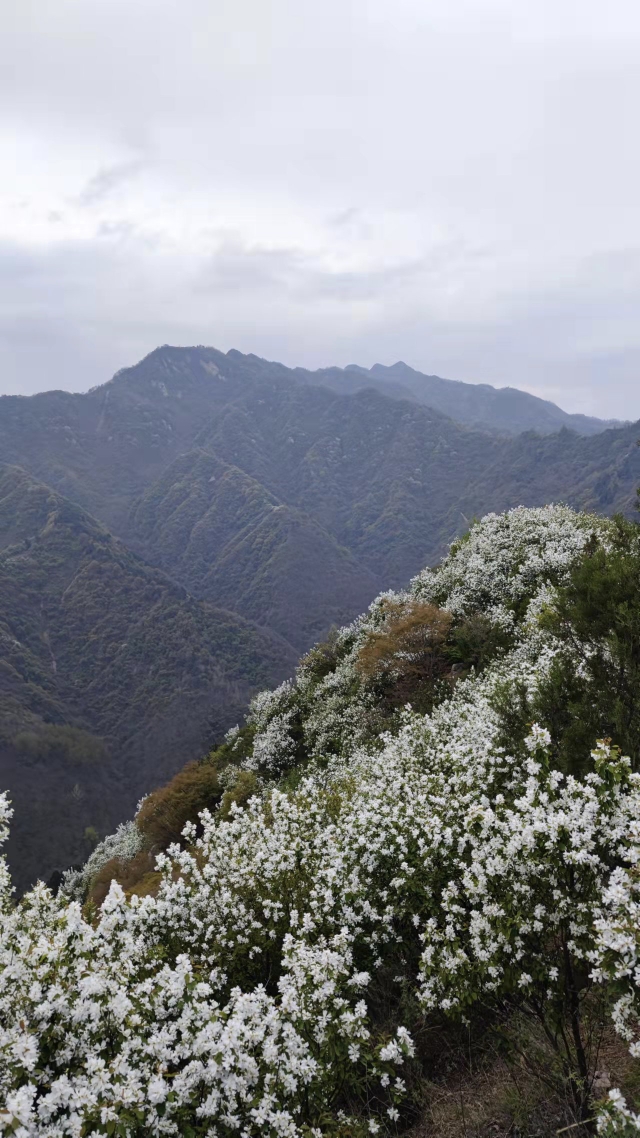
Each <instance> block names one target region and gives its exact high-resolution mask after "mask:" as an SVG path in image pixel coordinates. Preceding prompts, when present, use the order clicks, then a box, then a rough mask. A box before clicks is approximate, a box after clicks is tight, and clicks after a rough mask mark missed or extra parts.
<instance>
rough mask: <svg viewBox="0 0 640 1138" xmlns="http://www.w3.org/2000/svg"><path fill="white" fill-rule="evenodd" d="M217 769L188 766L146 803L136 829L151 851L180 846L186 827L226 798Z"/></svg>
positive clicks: (207, 764)
mask: <svg viewBox="0 0 640 1138" xmlns="http://www.w3.org/2000/svg"><path fill="white" fill-rule="evenodd" d="M223 790H224V788H223V786H222V785H221V783H220V776H219V771H218V767H217V765H216V764H215V763H213V762H192V763H188V764H187V766H186V767H184V769H183V770H181V771H178V774H177V775H174V777H173V778H172V779H171V782H169V783H167V785H166V786H161V787H160V788H159V789H158V790H154V791H153V793H152V794H149V795H148V796H147V798H145V799H143V801H142V803H141V805H140V809H139V810H138V813H137V815H136V825H137V827H138V829H139V830H140V832H141V834H142V835H143V837H144V841H145V845H146V846H147V848H149V849H154V850H163V849H166V847H167V846H168V845H169V844H170V843H171V842H178V841H180V838H181V836H182V831H183V829H184V826H185V823H186V822H188V821H189V820H190V819H192V818H197V816H198V814H199V813H200V812H201V811H202V810H212V809H213V808H214V807H215V806H217V805H218V803H219V802H220V799H221V798H222V794H223Z"/></svg>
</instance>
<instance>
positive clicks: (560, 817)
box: [0, 507, 640, 1138]
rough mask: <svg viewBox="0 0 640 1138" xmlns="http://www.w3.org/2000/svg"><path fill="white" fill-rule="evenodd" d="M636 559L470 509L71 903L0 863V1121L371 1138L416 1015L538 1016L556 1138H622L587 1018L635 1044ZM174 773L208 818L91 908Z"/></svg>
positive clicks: (576, 518) (104, 853)
mask: <svg viewBox="0 0 640 1138" xmlns="http://www.w3.org/2000/svg"><path fill="white" fill-rule="evenodd" d="M639 542H640V538H639V534H638V531H637V529H636V528H635V527H634V526H631V525H630V524H628V523H623V522H613V523H609V522H604V521H602V520H601V519H597V518H593V517H588V516H584V515H576V514H573V513H572V512H571V511H569V510H567V509H564V508H561V507H547V508H545V509H541V510H522V509H521V510H515V511H511V512H510V513H509V514H507V515H503V516H501V517H495V516H492V515H490V516H489V517H488V518H486V519H484V521H483V522H482V523H480V524H478V525H477V526H475V527H474V528H473V530H472V531H471V534H470V536H469V537H468V539H466V540H464V541H463V542H461V543H459V545H458V546H457V547H454V548H453V549H452V551H451V553H450V555H449V557H448V558H447V559H446V560H445V562H443V564H442V566H441V567H440V568H439V569H437V570H434V571H426V572H425V573H423V574H421V575H420V576H419V577H418V578H417V579H416V580H415V581H414V582H413V584H412V586H411V588H410V589H409V590H408V591H407V592H406V593H403V594H386V595H385V596H383V597H381V598H379V600H378V601H377V602H375V603H374V605H373V606H372V608H371V610H370V611H369V613H368V614H366V615H365V616H364V617H363V618H361V620H359V621H356V622H355V623H354V624H353V625H352V626H350V627H349V628H347V629H343V630H341V631H340V632H338V633H336V634H335V636H333V637H332V638H331V639H330V641H329V643H328V644H326V645H324V646H319V647H318V648H317V649H315V650H314V651H313V652H312V653H310V654H309V655H308V656H307V657H305V659H304V660H303V661H302V663H301V665H300V668H299V669H298V672H297V674H296V677H295V680H294V681H293V682H292V683H290V684H287V685H282V686H281V687H280V688H279V689H277V690H276V691H275V692H272V693H264V694H263V695H262V696H261V697H258V698H257V699H256V700H255V701H254V703H253V705H252V709H251V713H250V717H249V723H248V726H247V727H245V728H242V729H241V730H238V731H235V732H232V733H231V734H230V736H229V738H228V740H227V742H226V744H225V746H224V747H223V748H222V749H221V751H220V752H219V753H218V754H217V755H216V756H213V757H212V758H210V759H209V760H208V761H207V762H205V763H204V764H202V767H201V768H200V773H199V774H197V775H194V774H193V773H192V774H189V773H188V772H186V773H185V776H184V779H183V783H184V785H183V784H182V783H181V784H180V786H181V790H180V794H181V795H182V799H180V800H179V799H178V797H173V798H172V795H171V794H165V796H164V798H163V797H162V796H159V797H156V798H155V799H152V800H147V803H143V804H142V806H141V809H140V813H139V815H138V819H137V822H136V824H135V825H134V824H129V825H128V826H127V827H124V828H122V831H121V833H120V835H119V836H116V837H115V839H114V840H112V842H111V845H110V846H109V848H108V849H107V848H102V849H100V848H99V849H98V850H96V851H95V853H94V855H92V856H93V859H94V862H93V865H94V868H93V870H90V871H88V872H86V873H85V875H84V878H83V879H82V880H81V881H78V879H77V878H76V879H74V880H71V879H70V880H69V881H68V882H67V894H66V896H62V897H60V898H54V897H52V896H51V894H50V893H49V892H48V891H47V890H46V889H45V888H44V887H42V886H38V887H37V888H36V889H35V890H34V891H33V892H32V893H31V894H29V895H28V896H27V897H25V898H24V899H23V901H22V902H21V904H20V905H18V906H15V907H14V906H12V904H11V900H10V883H9V881H8V878H7V875H6V873H5V875H4V877H3V881H2V898H3V900H2V905H3V926H2V933H1V940H0V952H1V954H2V955H1V958H0V968H1V969H2V971H1V980H0V1000H1V1004H0V1007H1V1010H2V1018H1V1021H0V1022H1V1023H2V1025H3V1026H2V1028H0V1055H1V1056H2V1059H1V1068H0V1078H1V1080H2V1090H3V1095H4V1098H5V1101H6V1106H5V1110H4V1113H3V1114H1V1115H0V1124H1V1125H2V1126H3V1128H4V1131H5V1132H6V1133H13V1134H16V1135H18V1136H19V1138H27V1136H30V1135H42V1136H45V1135H46V1136H51V1138H54V1136H55V1138H57V1136H62V1135H76V1136H78V1138H86V1136H89V1135H98V1134H122V1135H124V1134H126V1135H130V1134H133V1135H136V1134H137V1135H140V1136H142V1135H143V1134H180V1135H192V1136H195V1135H208V1136H211V1138H213V1136H220V1138H222V1136H227V1135H234V1134H237V1135H243V1136H253V1135H256V1136H257V1135H265V1134H266V1135H286V1136H290V1138H294V1136H305V1138H311V1136H316V1138H320V1136H323V1135H343V1136H345V1138H346V1136H347V1135H354V1136H356V1135H358V1134H363V1135H364V1134H365V1133H370V1134H376V1133H380V1134H383V1133H384V1134H394V1133H397V1132H398V1131H399V1130H401V1129H402V1128H403V1127H404V1126H405V1125H406V1122H407V1120H408V1118H409V1115H408V1114H407V1109H408V1108H407V1092H409V1098H410V1092H411V1080H412V1078H413V1073H414V1069H415V1063H416V1060H415V1059H414V1053H415V1050H416V1042H415V1038H416V1037H417V1035H419V1033H420V1030H421V1025H424V1023H426V1022H429V1020H430V1019H433V1020H434V1021H436V1020H441V1019H443V1018H446V1017H451V1018H460V1017H462V1018H470V1017H473V1016H474V1015H476V1014H477V1013H478V1009H479V1008H481V1009H482V1014H483V1015H485V1016H486V1017H487V1018H488V1019H491V1018H492V1017H493V1018H494V1019H495V1021H496V1022H501V1023H504V1022H506V1021H507V1019H506V1017H507V1013H508V1012H509V1011H510V1010H511V1011H512V1012H514V1013H517V1016H518V1017H519V1018H520V1019H521V1020H523V1021H527V1020H528V1021H529V1022H530V1023H532V1024H535V1025H537V1028H538V1029H539V1030H540V1032H542V1034H543V1036H544V1038H545V1039H546V1043H547V1046H548V1048H549V1049H550V1051H551V1053H552V1054H553V1056H554V1066H553V1071H552V1072H551V1073H552V1075H553V1077H554V1078H557V1079H558V1080H560V1081H561V1082H562V1085H563V1086H564V1087H565V1089H566V1092H567V1095H568V1099H569V1103H570V1110H571V1117H572V1118H574V1119H575V1120H576V1122H578V1123H580V1124H583V1125H584V1127H585V1128H588V1127H589V1126H591V1122H590V1120H591V1119H592V1118H593V1117H594V1111H597V1110H600V1122H599V1126H600V1128H601V1130H602V1132H603V1133H609V1134H619V1133H623V1132H624V1130H625V1128H626V1129H628V1130H629V1133H635V1132H637V1130H638V1129H640V1120H638V1119H637V1118H636V1117H635V1115H634V1113H633V1107H632V1106H627V1105H625V1104H624V1102H623V1101H622V1100H621V1098H620V1096H619V1095H618V1094H617V1093H616V1092H612V1094H611V1095H610V1096H609V1100H608V1102H607V1104H606V1105H604V1106H602V1108H601V1109H600V1107H599V1106H598V1103H597V1101H596V1100H597V1097H598V1091H597V1088H596V1086H595V1085H594V1077H595V1072H596V1066H597V1062H598V1030H599V1028H600V1027H601V1025H602V1021H603V1016H604V1014H605V1012H606V1010H607V1008H608V1007H609V1008H610V1009H612V1011H613V1022H614V1023H615V1026H616V1028H617V1029H618V1031H619V1032H620V1033H621V1034H622V1035H623V1036H624V1038H625V1039H627V1040H628V1042H629V1044H630V1046H631V1049H632V1053H634V1054H636V1053H640V1037H639V1033H638V1023H639V1021H640V921H639V917H640V895H639V890H640V879H639V877H638V870H637V868H636V867H637V865H638V863H639V862H640V775H639V774H638V773H636V771H637V768H638V766H639V765H640V764H639V759H640V756H639V755H638V752H637V750H635V749H634V739H635V735H634V731H635V727H634V720H633V716H632V715H630V714H626V716H625V714H623V713H622V710H624V701H625V699H626V698H627V696H626V695H625V692H627V691H629V692H631V696H632V697H633V696H634V695H635V690H636V689H634V676H635V672H634V669H635V668H636V666H637V655H636V653H637V651H638V649H637V644H636V641H635V627H636V625H635V623H634V622H635V615H634V614H637V612H638V611H640V584H639V579H638V573H637V572H636V575H635V578H634V576H633V572H632V571H631V569H632V567H633V565H635V567H636V570H637V569H638V567H640V546H639ZM621 549H622V555H623V557H624V558H626V559H627V560H626V562H625V565H626V568H627V569H629V573H628V574H627V576H626V577H625V581H627V582H628V583H630V584H629V587H627V586H625V590H622V591H621V592H620V594H619V597H618V602H617V603H615V604H613V610H612V614H610V616H611V619H607V620H606V621H604V620H603V621H602V622H601V623H600V624H595V623H592V622H590V621H589V620H588V619H586V618H584V619H583V617H581V616H579V614H580V613H581V612H582V611H583V607H584V605H583V601H584V595H585V594H590V593H591V591H592V590H593V587H594V581H595V578H594V574H593V572H592V571H591V570H590V571H589V573H587V577H586V580H587V585H585V584H584V580H585V570H584V566H585V563H586V561H587V560H588V559H590V560H591V562H592V563H593V564H595V565H597V564H601V571H602V573H606V572H609V571H611V572H612V573H613V575H614V576H615V575H616V573H618V568H619V566H618V568H616V566H617V565H618V561H617V560H616V559H618V558H619V556H620V550H621ZM598 559H599V561H598ZM630 567H631V568H630ZM625 571H626V570H625ZM597 576H598V574H595V577H597ZM634 582H635V583H634ZM629 589H631V592H629ZM572 606H573V608H572ZM625 606H626V607H625ZM576 613H577V614H578V615H575V614H576ZM625 613H626V615H625ZM581 620H582V624H581V623H580V621H581ZM607 662H608V664H609V668H610V671H611V677H612V678H611V683H614V682H615V685H616V687H615V690H616V692H617V693H618V697H617V702H616V701H613V703H612V701H611V699H610V688H609V687H608V686H607V685H606V684H605V685H604V690H603V687H602V684H601V678H600V677H601V669H602V667H604V666H605V664H606V663H607ZM613 677H615V680H614V678H613ZM563 685H564V687H563ZM562 691H570V693H571V700H570V701H569V700H568V699H566V701H565V704H564V705H563V706H562V707H559V708H558V707H557V706H556V702H557V701H556V702H554V699H553V698H552V693H554V692H555V693H556V694H557V693H558V692H562ZM586 707H588V708H589V715H590V718H589V724H590V726H591V728H592V729H593V730H595V731H597V732H598V734H596V736H595V737H594V738H593V739H592V740H591V741H590V742H589V743H588V744H585V745H584V747H583V749H582V750H580V745H579V742H578V741H577V740H578V736H577V735H576V734H572V733H571V723H572V718H571V717H572V715H573V716H576V715H581V714H583V712H584V709H585V708H586ZM545 708H551V709H552V710H553V709H555V711H554V714H555V718H554V715H552V714H549V716H548V717H545V715H544V714H542V713H541V712H542V711H544V709H545ZM572 709H573V710H572ZM621 709H622V710H621ZM627 710H628V711H629V712H630V711H631V709H627ZM561 713H562V714H561ZM562 715H564V718H562ZM623 728H624V729H625V730H626V731H627V734H626V735H625V734H624V733H622V731H623ZM569 738H570V743H569V742H567V739H569ZM598 738H599V741H598ZM621 742H622V743H624V744H625V746H627V748H628V751H629V754H628V756H626V755H624V754H623V753H622V752H621V750H620V746H619V744H620V743H621ZM194 769H195V770H196V771H197V770H198V768H192V771H193V770H194ZM197 785H201V786H202V788H203V793H205V794H206V795H207V796H208V801H209V802H210V808H209V809H204V810H203V811H202V812H201V813H200V816H199V818H196V817H195V816H194V817H192V819H191V820H190V821H188V822H187V824H186V826H185V827H184V830H183V835H182V841H181V843H178V842H174V843H173V844H169V845H168V847H167V848H166V850H165V851H164V852H162V853H160V854H159V855H158V857H157V859H156V865H155V873H156V875H157V880H156V881H155V883H154V887H153V889H149V890H146V891H145V890H142V891H141V893H142V894H143V895H140V893H138V892H136V891H135V890H134V891H131V892H130V893H129V895H128V894H127V893H125V891H124V889H123V888H122V885H121V884H119V883H118V881H117V880H114V881H113V883H112V884H111V888H110V891H109V892H108V894H107V895H106V898H105V899H104V902H103V904H102V907H101V910H100V911H99V912H98V911H97V910H96V909H95V907H92V905H91V901H89V903H88V904H85V908H84V910H83V909H82V907H81V905H82V902H83V901H84V900H85V896H86V892H83V890H84V891H86V888H87V887H88V888H89V889H90V888H91V877H92V874H93V875H94V876H95V875H96V874H99V873H100V872H101V871H103V870H104V867H105V865H107V864H108V862H109V861H110V860H113V859H114V858H115V859H116V860H117V859H118V858H119V859H120V861H121V863H122V864H123V865H124V864H129V865H132V864H133V862H134V861H135V859H136V858H137V857H139V856H140V854H141V851H144V850H145V849H146V852H147V854H148V853H149V851H150V850H151V848H152V847H153V843H155V847H156V848H157V846H158V845H160V846H161V845H163V844H166V840H169V839H172V838H173V831H174V830H175V825H176V820H177V819H179V820H180V822H182V821H183V820H184V817H183V815H181V814H180V808H179V807H180V802H182V803H184V801H185V800H188V801H189V803H190V806H189V809H190V810H191V809H194V804H195V801H196V797H197V794H196V786H197ZM247 788H249V789H248V790H247ZM174 792H175V795H176V796H177V795H178V788H177V784H176V787H174ZM194 795H195V796H196V797H193V796H194ZM189 796H192V797H189ZM200 804H202V802H200ZM3 809H4V820H5V823H6V821H7V820H8V816H9V808H8V806H6V805H5V806H4V808H3ZM163 835H164V836H163ZM145 843H146V845H145ZM116 876H117V875H116ZM74 890H75V891H76V892H75V899H74ZM511 1043H512V1045H513V1046H517V1040H515V1041H514V1040H512V1041H511ZM524 1058H525V1059H526V1056H525V1057H524Z"/></svg>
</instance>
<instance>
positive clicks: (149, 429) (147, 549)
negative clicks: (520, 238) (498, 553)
mask: <svg viewBox="0 0 640 1138" xmlns="http://www.w3.org/2000/svg"><path fill="white" fill-rule="evenodd" d="M639 429H640V428H639V427H638V425H634V424H623V425H620V426H615V427H608V426H607V424H606V423H603V422H602V421H599V420H590V419H587V418H586V417H584V416H572V415H567V414H566V413H565V412H563V411H561V410H560V409H559V408H557V407H555V406H554V405H553V404H549V403H546V402H544V401H543V400H539V399H536V398H535V397H534V396H531V395H528V394H526V393H524V392H519V391H516V390H515V389H509V388H507V389H501V390H498V389H495V388H490V387H487V386H486V385H479V386H476V385H471V384H458V383H453V382H452V381H448V380H443V379H440V378H438V377H434V376H424V375H422V374H421V373H419V372H415V371H413V370H412V369H411V368H408V367H406V365H404V364H396V365H394V366H393V367H391V368H385V367H382V366H381V365H376V366H375V367H373V368H371V369H369V370H367V369H365V368H359V367H355V366H350V367H347V368H346V369H339V368H329V369H323V370H321V371H318V372H309V371H306V370H304V369H299V368H296V369H288V368H285V367H284V366H283V365H281V364H276V363H271V362H269V361H266V360H261V359H259V358H258V357H256V356H246V355H242V354H241V353H240V352H236V351H231V352H228V353H226V354H225V353H222V352H219V351H216V350H215V349H213V348H202V347H199V348H173V347H169V346H165V347H162V348H159V349H157V350H156V351H154V352H152V353H151V354H150V355H149V356H147V357H146V358H145V359H144V360H142V361H141V362H140V363H139V364H136V365H135V366H134V367H131V368H127V369H124V370H123V371H121V372H119V373H117V374H116V375H115V376H114V377H113V379H112V380H110V381H109V382H108V383H106V384H103V385H102V386H100V387H96V388H93V389H92V390H90V391H88V392H86V393H84V394H71V393H68V392H63V391H52V392H44V393H43V394H40V395H35V396H31V397H16V396H5V397H2V398H1V399H0V463H2V467H1V468H0V573H1V574H2V586H3V587H2V595H1V596H0V700H1V701H2V718H1V721H0V769H1V771H2V774H1V776H0V777H1V779H2V785H3V786H7V787H8V788H9V789H10V791H11V794H12V796H13V799H14V802H15V804H16V806H19V809H18V810H17V814H18V816H19V818H20V825H19V826H18V827H14V830H13V837H12V843H13V844H12V847H11V848H10V851H9V856H10V861H11V862H12V865H13V867H14V870H15V872H16V876H17V877H18V879H19V883H20V885H21V886H22V887H23V886H24V885H25V884H27V883H28V882H29V881H31V880H33V879H34V877H35V876H37V875H44V876H47V875H48V874H50V873H51V871H52V870H54V869H56V868H62V867H64V866H65V865H67V864H69V863H70V862H72V861H79V860H82V859H83V858H84V857H85V856H86V854H87V845H88V843H89V844H90V843H91V841H92V840H95V834H102V833H104V832H106V831H107V830H108V829H109V828H113V825H114V824H115V823H116V822H117V821H118V820H119V819H120V818H122V817H126V816H128V815H130V814H131V811H132V809H133V807H135V802H136V800H137V798H138V797H139V796H140V795H141V794H143V793H145V792H146V791H148V790H150V789H151V788H152V787H153V786H154V785H157V784H158V783H161V782H163V781H166V779H167V778H168V777H170V776H171V774H172V773H173V772H174V771H176V770H178V769H179V768H181V767H182V766H183V765H184V763H185V762H186V761H188V760H189V759H190V758H193V757H196V756H197V755H199V754H201V753H202V752H203V750H205V749H206V748H207V747H208V746H209V745H211V744H212V743H213V742H215V741H216V740H219V738H220V736H221V734H222V733H223V732H224V730H225V729H226V728H227V727H229V726H231V725H232V724H233V723H234V722H236V721H237V719H238V718H239V716H240V713H241V711H242V709H243V707H244V706H245V705H246V702H247V700H248V698H249V696H250V694H251V693H252V692H253V691H255V690H257V689H258V688H260V687H264V686H265V684H266V683H276V682H278V681H279V680H281V679H283V678H285V677H286V676H287V675H288V674H289V673H290V672H291V669H292V667H293V663H294V661H295V659H296V658H297V656H298V655H299V654H300V653H301V652H304V651H305V650H306V649H308V648H309V647H310V645H312V644H313V643H315V642H316V641H317V640H318V639H320V638H322V637H323V636H324V635H325V634H326V633H327V631H328V629H329V628H330V626H331V625H338V624H340V625H342V624H344V623H346V622H347V621H349V620H350V619H352V618H353V617H354V616H355V615H356V614H357V613H359V612H360V611H361V610H362V609H363V608H365V607H366V606H367V604H368V603H369V602H370V600H371V599H372V598H373V597H374V596H375V595H376V594H377V593H378V592H379V591H380V589H381V588H385V587H393V586H398V585H402V584H403V583H405V582H406V581H407V580H408V579H409V578H410V577H411V576H412V575H413V574H414V573H416V572H417V571H418V570H419V569H421V568H422V566H423V565H424V564H425V563H429V562H433V561H435V560H436V559H437V558H439V557H440V556H441V555H442V553H443V552H444V551H445V550H446V548H447V546H448V544H449V543H450V542H451V541H452V540H453V539H454V538H455V537H456V536H457V535H459V534H460V533H461V532H462V531H464V530H465V529H466V528H467V526H468V523H469V520H470V519H471V518H472V517H474V516H478V515H482V514H484V513H486V512H487V511H489V510H502V509H505V508H508V507H509V506H512V505H519V504H523V505H538V504H542V503H545V502H548V501H552V500H555V501H558V500H563V501H566V502H568V503H569V504H571V505H573V506H576V507H578V508H580V509H587V510H597V511H600V512H605V513H612V512H614V511H616V510H619V511H622V512H625V513H629V511H631V510H632V508H633V504H634V501H635V488H636V486H637V485H638V483H640V452H639V451H638V448H637V447H636V441H637V437H638V433H639ZM523 431H524V433H522V432H523ZM518 432H520V433H518Z"/></svg>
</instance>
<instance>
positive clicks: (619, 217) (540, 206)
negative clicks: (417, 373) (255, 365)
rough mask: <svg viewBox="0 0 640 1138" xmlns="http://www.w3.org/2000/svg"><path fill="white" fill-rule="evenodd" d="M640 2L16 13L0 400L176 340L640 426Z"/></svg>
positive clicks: (9, 63) (3, 114) (149, 0)
mask: <svg viewBox="0 0 640 1138" xmlns="http://www.w3.org/2000/svg"><path fill="white" fill-rule="evenodd" d="M639 64H640V4H638V3H637V0H608V2H607V3H606V4H603V3H602V0H322V3H318V2H311V0H56V3H55V4H52V3H47V2H46V0H19V3H17V2H16V3H7V4H4V5H2V6H1V11H0V392H2V393H5V394H6V393H10V394H30V393H32V392H35V391H41V390H46V389H49V388H52V387H59V388H65V389H68V390H74V391H81V390H86V389H87V388H89V387H93V386H95V385H96V384H98V383H102V382H104V381H106V380H107V379H108V378H109V377H110V376H111V375H112V374H113V372H115V371H116V370H117V369H118V368H120V367H124V366H127V365H129V364H132V363H134V362H135V361H136V360H137V359H139V358H141V357H142V356H143V355H145V354H146V353H147V352H149V351H151V350H152V349H153V348H154V347H156V346H157V345H158V344H163V343H171V344H208V345H213V346H215V347H217V348H220V349H222V350H224V351H227V350H228V349H229V348H232V347H235V348H238V349H239V350H241V351H245V352H256V353H257V354H258V355H261V356H265V357H267V358H269V359H278V360H281V361H282V362H283V363H286V364H288V365H290V366H296V365H302V366H306V367H322V366H328V365H331V364H339V365H342V366H344V365H346V364H349V363H358V364H361V365H365V366H370V365H372V364H373V363H376V362H380V363H385V364H390V363H393V362H395V361H396V360H398V359H402V360H404V361H405V362H406V363H408V364H410V365H412V366H413V367H416V368H418V369H420V370H422V371H426V372H428V373H435V374H439V375H443V376H446V377H449V378H452V379H463V380H467V381H470V382H484V383H493V384H495V385H496V386H506V385H511V386H514V387H521V388H523V389H526V390H527V391H531V392H533V393H534V394H536V395H541V396H543V397H545V398H548V399H553V400H554V401H555V402H557V403H559V404H560V405H561V406H562V407H564V408H565V409H566V410H568V411H582V412H586V413H588V414H595V415H600V416H602V417H605V418H606V417H619V418H638V417H640V320H639V319H638V315H639V312H640V205H639V203H640V147H638V145H637V133H638V124H637V118H638V107H639V106H640V66H639Z"/></svg>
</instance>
